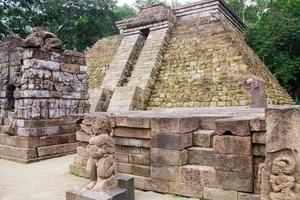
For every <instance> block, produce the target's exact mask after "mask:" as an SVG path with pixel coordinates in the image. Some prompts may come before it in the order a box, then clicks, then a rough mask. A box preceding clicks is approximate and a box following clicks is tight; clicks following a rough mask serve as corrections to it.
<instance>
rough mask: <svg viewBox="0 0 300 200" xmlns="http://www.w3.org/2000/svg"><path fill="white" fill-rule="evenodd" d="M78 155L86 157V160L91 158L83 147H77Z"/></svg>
mask: <svg viewBox="0 0 300 200" xmlns="http://www.w3.org/2000/svg"><path fill="white" fill-rule="evenodd" d="M77 155H79V156H82V157H85V158H88V157H89V154H88V152H87V149H86V148H85V147H82V146H79V147H77Z"/></svg>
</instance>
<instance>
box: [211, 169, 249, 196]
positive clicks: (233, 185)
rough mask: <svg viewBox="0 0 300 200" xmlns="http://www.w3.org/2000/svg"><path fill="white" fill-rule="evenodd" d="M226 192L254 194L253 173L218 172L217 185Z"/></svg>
mask: <svg viewBox="0 0 300 200" xmlns="http://www.w3.org/2000/svg"><path fill="white" fill-rule="evenodd" d="M214 186H216V187H218V188H222V189H225V190H234V191H241V192H253V173H245V172H242V173H240V172H228V171H216V185H214Z"/></svg>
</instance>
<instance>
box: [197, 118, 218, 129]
mask: <svg viewBox="0 0 300 200" xmlns="http://www.w3.org/2000/svg"><path fill="white" fill-rule="evenodd" d="M217 119H219V118H218V117H204V118H201V119H200V126H199V128H200V129H203V130H215V128H216V123H215V121H216V120H217Z"/></svg>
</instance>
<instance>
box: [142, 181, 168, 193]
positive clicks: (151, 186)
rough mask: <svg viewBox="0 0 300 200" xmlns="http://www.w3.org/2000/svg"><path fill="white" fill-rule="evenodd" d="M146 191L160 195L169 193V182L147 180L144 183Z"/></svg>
mask: <svg viewBox="0 0 300 200" xmlns="http://www.w3.org/2000/svg"><path fill="white" fill-rule="evenodd" d="M146 190H151V191H155V192H160V193H169V182H168V181H164V180H158V179H148V180H147V181H146Z"/></svg>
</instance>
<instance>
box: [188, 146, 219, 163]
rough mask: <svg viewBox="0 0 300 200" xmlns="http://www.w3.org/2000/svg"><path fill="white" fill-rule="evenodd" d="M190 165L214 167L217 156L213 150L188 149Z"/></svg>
mask: <svg viewBox="0 0 300 200" xmlns="http://www.w3.org/2000/svg"><path fill="white" fill-rule="evenodd" d="M188 157H189V160H188V163H189V164H191V165H204V166H214V162H215V156H214V151H213V149H212V148H203V147H190V148H188Z"/></svg>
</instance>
